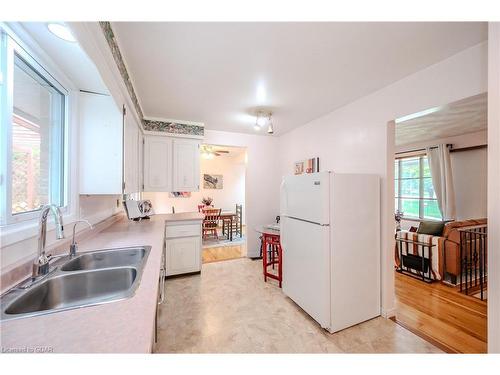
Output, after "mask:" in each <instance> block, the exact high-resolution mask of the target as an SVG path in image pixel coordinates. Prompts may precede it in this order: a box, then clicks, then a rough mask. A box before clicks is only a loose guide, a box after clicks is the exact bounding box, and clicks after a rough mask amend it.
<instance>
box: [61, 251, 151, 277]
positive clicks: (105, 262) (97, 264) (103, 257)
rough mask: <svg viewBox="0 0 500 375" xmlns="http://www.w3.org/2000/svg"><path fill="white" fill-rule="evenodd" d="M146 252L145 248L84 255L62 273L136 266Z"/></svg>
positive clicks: (62, 268) (72, 262)
mask: <svg viewBox="0 0 500 375" xmlns="http://www.w3.org/2000/svg"><path fill="white" fill-rule="evenodd" d="M145 254H146V250H145V248H143V247H132V248H121V249H112V250H101V251H94V252H91V253H87V254H82V255H79V256H77V257H76V258H74V259H72V260H70V261H68V262H67V263H65V264H63V266H62V267H61V271H81V270H95V269H100V268H110V267H124V266H136V265H138V264H139V263H141V261H142V259H143V258H144V255H145Z"/></svg>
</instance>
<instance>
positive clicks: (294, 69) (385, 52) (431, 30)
mask: <svg viewBox="0 0 500 375" xmlns="http://www.w3.org/2000/svg"><path fill="white" fill-rule="evenodd" d="M112 27H113V29H114V31H115V34H116V37H117V40H118V43H119V46H120V48H121V51H122V54H123V56H124V59H125V62H126V65H127V67H128V69H129V73H130V75H131V77H132V80H133V83H134V86H135V88H136V91H137V95H138V96H139V100H140V102H141V105H142V107H143V110H144V113H145V116H146V117H157V118H167V119H178V120H190V121H200V122H204V123H205V126H206V128H207V129H217V130H227V131H236V132H249V133H254V132H255V131H254V130H253V127H252V125H253V124H254V122H255V120H254V118H252V117H251V116H249V114H252V111H253V109H254V108H255V107H259V106H265V107H269V108H270V109H272V110H273V112H274V116H273V118H274V125H275V133H276V134H282V133H284V132H286V131H289V130H291V129H293V128H295V127H297V126H300V125H302V124H304V123H307V122H309V121H311V120H313V119H315V118H318V117H320V116H322V115H324V114H326V113H328V112H331V111H332V110H334V109H336V108H338V107H341V106H342V105H345V104H347V103H349V102H351V101H353V100H355V99H357V98H360V97H363V96H365V95H367V94H369V93H371V92H373V91H376V90H377V89H380V88H382V87H384V86H387V85H389V84H390V83H392V82H395V81H397V80H399V79H401V78H403V77H405V76H407V75H409V74H412V73H414V72H416V71H418V70H421V69H423V68H425V67H426V66H429V65H432V64H434V63H436V62H438V61H440V60H443V59H445V58H447V57H449V56H451V55H453V54H456V53H458V52H460V51H462V50H464V49H466V48H468V47H471V46H473V45H475V44H477V43H479V42H481V41H484V40H486V39H487V26H486V24H485V23H472V22H468V23H466V22H464V23H169V22H161V23H145V22H113V24H112ZM261 133H262V134H265V131H262V130H261Z"/></svg>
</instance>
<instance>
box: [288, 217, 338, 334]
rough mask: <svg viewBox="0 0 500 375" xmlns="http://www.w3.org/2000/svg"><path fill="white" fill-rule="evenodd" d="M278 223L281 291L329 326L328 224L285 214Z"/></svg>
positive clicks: (313, 316) (323, 324)
mask: <svg viewBox="0 0 500 375" xmlns="http://www.w3.org/2000/svg"><path fill="white" fill-rule="evenodd" d="M280 225H281V246H282V249H283V284H282V286H283V292H284V293H285V294H286V295H287V296H288V297H290V298H291V299H292V300H293V301H294V302H295V303H296V304H297V305H299V306H300V307H301V308H302V309H303V310H304V311H305V312H307V313H308V314H309V315H310V316H311V317H312V318H313V319H314V320H316V321H317V322H318V323H319V324H320V325H321V326H322V327H323V328H327V329H329V325H330V285H331V284H330V251H329V238H330V235H329V230H330V227H329V226H321V225H317V224H312V223H309V222H304V221H300V220H296V219H291V218H288V217H283V218H282V219H281V222H280Z"/></svg>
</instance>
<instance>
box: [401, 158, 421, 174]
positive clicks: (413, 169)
mask: <svg viewBox="0 0 500 375" xmlns="http://www.w3.org/2000/svg"><path fill="white" fill-rule="evenodd" d="M419 176H420V159H419V158H409V159H403V160H401V178H411V177H413V178H417V177H419Z"/></svg>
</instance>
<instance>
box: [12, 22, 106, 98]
mask: <svg viewBox="0 0 500 375" xmlns="http://www.w3.org/2000/svg"><path fill="white" fill-rule="evenodd" d="M21 25H22V27H23V28H24V29H25V30H26V32H27V33H28V34H29V35H30V36H31V37H32V38H33V39H34V41H35V42H36V43H37V44H38V45H39V46H40V47H41V48H42V49H43V50H44V51H45V53H46V54H47V55H48V56H50V58H51V59H52V60H53V61H54V63H56V64H57V66H58V67H59V68H60V69H61V70H62V71H63V72H64V74H66V76H67V77H68V78H69V79H70V80H71V81H72V82H73V83H74V84H75V85H76V86H77V88H78V89H79V90H87V91H93V92H99V93H108V89H107V88H106V86H105V85H104V83H103V81H102V79H101V76H100V75H99V72H98V71H97V68H96V67H95V65H94V63H93V62H92V60H90V58H89V57H88V56H87V54H86V53H85V52H84V51H83V50H82V48H81V47H80V45H79V44H78V43H75V42H68V41H66V40H62V39H60V38H58V37H57V36H55V35H54V34H52V33H51V32H50V31H49V30H48V28H47V23H46V22H22V23H21Z"/></svg>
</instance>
